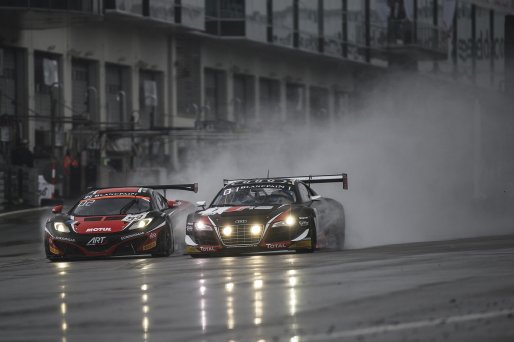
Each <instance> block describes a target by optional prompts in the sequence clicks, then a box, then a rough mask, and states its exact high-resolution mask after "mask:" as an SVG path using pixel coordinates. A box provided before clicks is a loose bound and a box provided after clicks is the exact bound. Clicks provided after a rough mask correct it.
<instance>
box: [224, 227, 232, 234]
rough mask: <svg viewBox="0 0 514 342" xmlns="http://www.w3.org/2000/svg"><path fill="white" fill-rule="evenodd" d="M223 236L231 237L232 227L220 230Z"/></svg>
mask: <svg viewBox="0 0 514 342" xmlns="http://www.w3.org/2000/svg"><path fill="white" fill-rule="evenodd" d="M222 233H223V235H225V236H230V235H232V227H231V226H225V227H223V230H222Z"/></svg>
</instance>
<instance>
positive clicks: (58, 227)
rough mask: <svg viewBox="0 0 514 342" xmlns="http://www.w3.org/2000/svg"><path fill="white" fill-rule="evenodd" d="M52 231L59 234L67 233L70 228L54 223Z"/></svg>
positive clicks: (60, 223)
mask: <svg viewBox="0 0 514 342" xmlns="http://www.w3.org/2000/svg"><path fill="white" fill-rule="evenodd" d="M54 229H55V230H57V231H58V232H61V233H69V232H70V228H68V226H67V225H66V224H64V223H63V222H54Z"/></svg>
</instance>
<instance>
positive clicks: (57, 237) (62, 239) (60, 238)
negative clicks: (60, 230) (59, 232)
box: [54, 236, 75, 242]
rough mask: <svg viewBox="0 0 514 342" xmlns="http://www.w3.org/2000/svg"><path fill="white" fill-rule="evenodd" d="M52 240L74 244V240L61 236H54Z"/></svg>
mask: <svg viewBox="0 0 514 342" xmlns="http://www.w3.org/2000/svg"><path fill="white" fill-rule="evenodd" d="M54 240H61V241H68V242H75V239H72V238H67V237H63V236H56V237H54Z"/></svg>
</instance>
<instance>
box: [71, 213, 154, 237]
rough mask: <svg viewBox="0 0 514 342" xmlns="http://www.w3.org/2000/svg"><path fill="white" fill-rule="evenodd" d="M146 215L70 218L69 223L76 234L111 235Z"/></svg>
mask: <svg viewBox="0 0 514 342" xmlns="http://www.w3.org/2000/svg"><path fill="white" fill-rule="evenodd" d="M147 214H148V213H142V214H135V215H131V214H130V215H112V216H72V217H70V221H71V222H69V223H70V224H71V225H72V226H73V229H74V230H75V232H76V233H77V234H111V233H118V232H120V231H122V230H124V229H125V228H126V227H127V226H128V225H129V224H130V223H132V222H133V221H138V220H141V219H143V218H145V217H146V216H147Z"/></svg>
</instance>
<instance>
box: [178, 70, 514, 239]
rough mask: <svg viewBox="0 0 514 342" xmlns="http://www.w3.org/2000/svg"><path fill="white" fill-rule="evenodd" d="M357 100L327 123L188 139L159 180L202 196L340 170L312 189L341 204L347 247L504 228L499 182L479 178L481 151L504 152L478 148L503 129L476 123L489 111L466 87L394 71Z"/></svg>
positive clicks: (507, 222) (507, 200)
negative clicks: (344, 178)
mask: <svg viewBox="0 0 514 342" xmlns="http://www.w3.org/2000/svg"><path fill="white" fill-rule="evenodd" d="M363 104H364V105H363V106H362V108H361V109H360V110H358V111H353V112H351V113H348V115H346V116H345V117H344V118H342V120H341V121H340V122H339V123H338V124H333V125H330V126H317V125H315V124H313V125H311V126H310V127H308V128H307V127H298V126H295V124H294V122H288V123H284V124H283V125H282V128H279V129H274V130H273V131H272V130H269V131H265V132H261V133H256V134H251V135H250V136H249V137H248V138H247V140H245V141H244V142H236V141H230V140H228V141H223V142H220V141H216V142H214V141H206V142H204V143H202V144H199V145H197V146H196V148H193V147H190V148H189V151H188V156H189V158H188V161H187V163H184V165H183V168H182V169H181V170H180V171H178V172H174V173H172V174H170V179H169V181H170V182H184V181H187V182H190V181H195V182H198V183H199V184H200V192H199V193H198V194H197V195H195V196H191V195H189V194H188V195H183V194H182V193H181V194H180V196H181V197H189V199H192V200H200V199H201V200H207V201H210V200H211V199H212V198H213V196H214V195H215V194H216V193H217V191H218V190H219V189H220V188H221V186H222V180H223V179H224V178H252V177H265V176H266V174H267V172H268V170H269V172H270V175H271V176H296V175H311V174H331V173H341V172H347V173H348V175H349V187H350V189H349V190H348V191H344V190H343V189H342V186H341V185H340V184H335V185H316V186H313V187H314V188H315V189H316V190H317V191H318V192H319V193H320V194H321V195H323V196H327V197H331V198H334V199H336V200H338V201H340V202H341V203H343V205H344V207H345V212H346V247H349V248H358V247H366V246H372V245H383V244H394V243H403V242H416V241H429V240H442V239H451V238H461V237H473V236H483V235H494V234H506V233H513V232H514V229H513V225H512V223H513V217H512V214H511V213H510V212H512V211H513V210H509V205H511V204H512V203H513V201H512V198H511V197H510V194H509V193H507V192H506V190H505V189H507V184H508V182H509V180H508V179H504V178H502V177H499V178H497V179H494V180H491V179H490V178H488V177H486V174H487V170H489V169H491V167H495V166H494V165H490V164H488V162H487V160H489V159H490V155H489V154H490V153H498V156H496V159H495V160H501V159H502V158H506V156H508V155H509V154H510V155H513V154H512V152H514V150H513V148H512V146H508V145H507V146H504V148H503V149H502V151H495V150H494V149H492V150H491V149H490V148H488V147H487V146H489V145H491V144H489V140H490V139H494V138H495V136H497V135H498V134H503V133H501V132H497V131H495V130H494V129H492V130H485V129H484V128H483V126H484V125H483V120H486V119H487V118H488V117H489V116H488V115H490V114H489V113H488V111H487V108H484V107H483V106H482V107H481V106H480V105H479V103H478V102H477V101H476V99H475V97H474V95H473V94H471V93H467V92H466V91H463V90H461V89H456V88H454V87H452V86H450V85H441V84H440V83H432V82H431V81H426V80H422V79H420V78H414V77H405V76H401V75H395V76H394V77H393V78H390V79H387V80H385V81H384V83H383V84H382V85H380V86H377V87H376V88H375V89H374V91H370V92H369V94H368V96H367V97H366V98H364V99H363ZM496 119H499V120H505V124H507V123H510V124H512V122H511V121H509V120H511V119H508V118H503V117H502V116H501V115H500V114H498V115H497V117H496V118H495V120H496ZM499 126H502V123H500V124H499ZM484 146H485V147H484ZM484 179H488V182H487V184H485V183H484ZM513 197H514V196H513Z"/></svg>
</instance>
